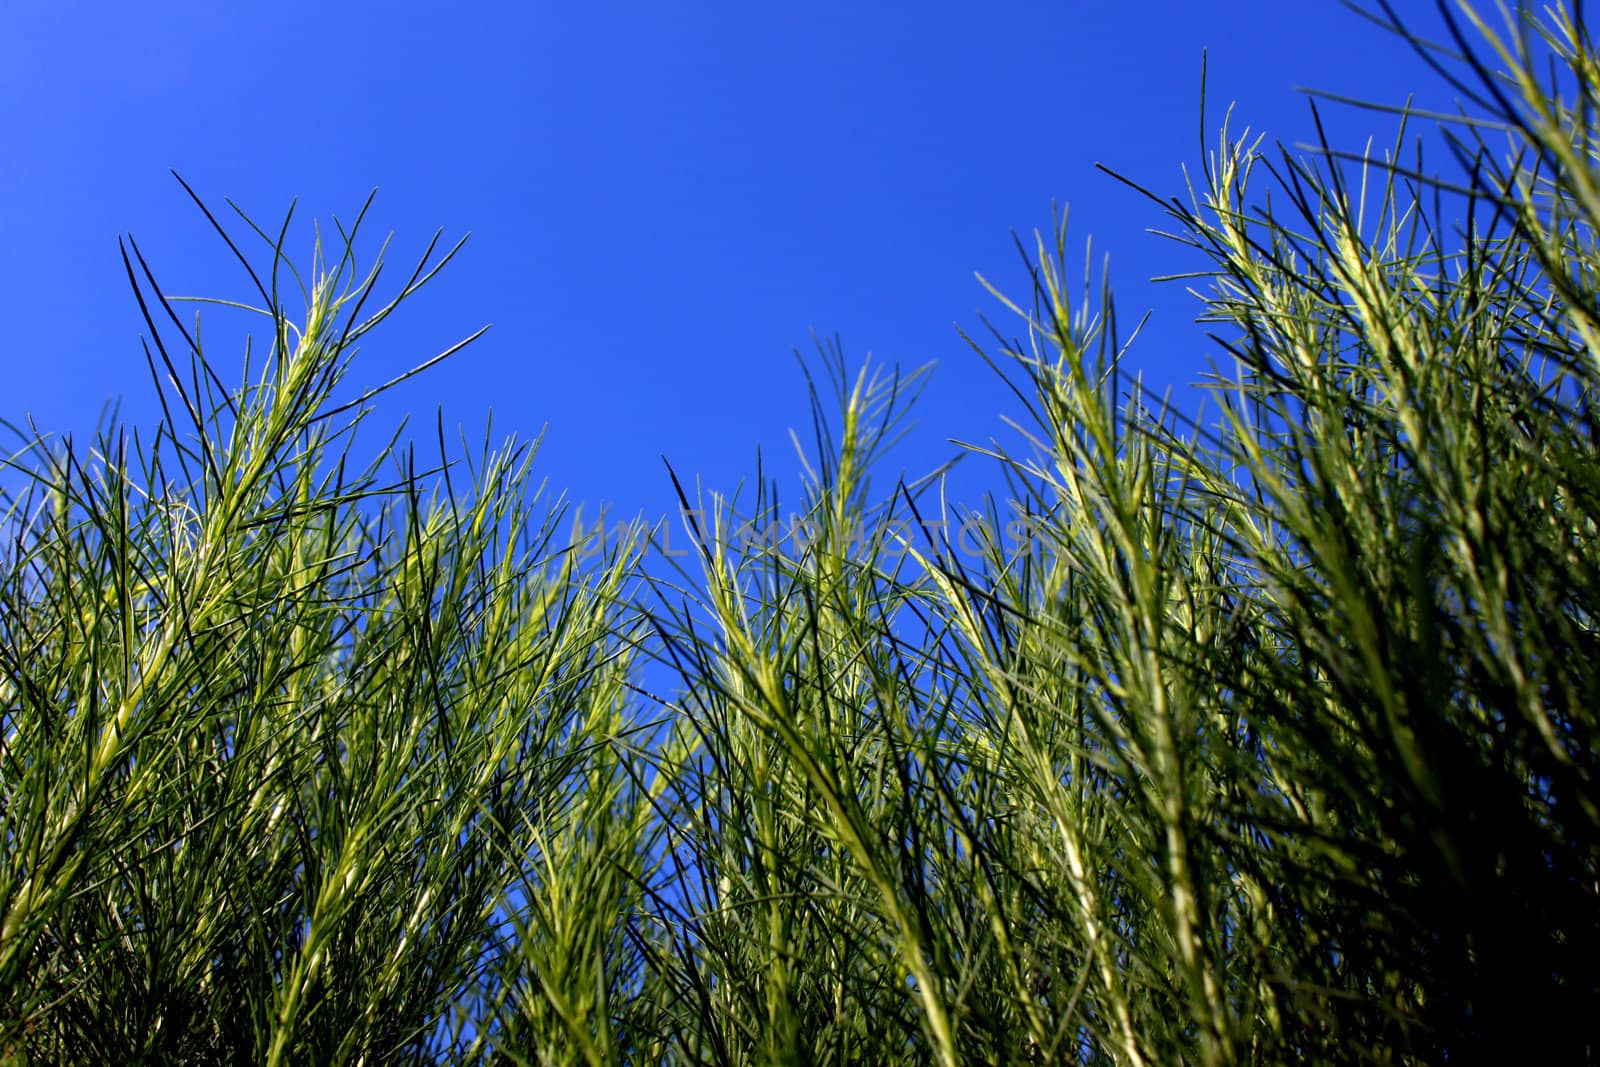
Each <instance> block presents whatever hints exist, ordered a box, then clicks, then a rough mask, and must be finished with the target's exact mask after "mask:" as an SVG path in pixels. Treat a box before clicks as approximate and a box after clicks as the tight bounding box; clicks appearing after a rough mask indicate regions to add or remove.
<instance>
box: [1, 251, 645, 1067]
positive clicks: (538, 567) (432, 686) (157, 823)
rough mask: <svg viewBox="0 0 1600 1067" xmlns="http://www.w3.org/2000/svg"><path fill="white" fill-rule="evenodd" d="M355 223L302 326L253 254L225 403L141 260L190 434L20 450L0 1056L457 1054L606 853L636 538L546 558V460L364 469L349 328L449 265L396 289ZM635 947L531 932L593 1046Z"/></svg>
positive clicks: (355, 329) (179, 417) (167, 429)
mask: <svg viewBox="0 0 1600 1067" xmlns="http://www.w3.org/2000/svg"><path fill="white" fill-rule="evenodd" d="M357 229H359V222H358V223H357V227H356V229H353V230H352V231H351V232H350V234H349V235H348V236H347V237H346V239H345V240H344V241H343V242H342V244H341V246H340V248H339V250H338V252H339V254H338V256H337V257H336V258H334V259H332V260H331V261H330V262H329V263H328V264H326V265H325V264H324V262H323V259H322V256H321V248H320V246H319V248H318V249H317V252H318V254H317V256H316V261H315V264H314V269H313V273H312V274H311V275H310V276H308V277H306V278H305V279H304V281H303V284H301V285H300V286H299V290H300V295H301V296H302V297H303V299H304V301H305V306H306V313H305V316H304V318H303V320H300V323H301V324H300V325H299V326H298V327H297V326H296V324H295V322H296V320H293V319H291V317H290V315H289V312H288V310H287V307H286V305H287V303H288V294H286V293H284V292H283V291H282V290H281V289H280V283H287V282H288V280H289V279H288V276H287V273H286V272H285V271H284V270H283V269H281V268H280V263H281V262H282V258H281V257H282V251H283V250H282V248H281V241H279V242H277V243H276V244H275V245H274V246H273V247H271V248H269V259H268V264H270V266H267V265H263V266H262V268H261V269H259V270H257V269H254V268H253V267H252V263H251V261H250V260H249V259H247V258H245V257H243V256H241V257H240V259H241V262H242V263H243V264H244V265H245V267H246V268H247V269H248V270H249V271H250V277H251V278H252V279H254V280H255V281H256V284H257V286H258V289H257V293H256V295H257V297H258V298H259V300H258V301H257V302H256V304H255V306H254V310H255V311H256V312H258V313H259V314H260V315H261V316H262V317H263V319H264V321H265V322H266V323H267V324H268V328H269V330H270V331H271V336H272V344H271V351H270V353H269V356H268V359H267V361H266V362H267V366H266V367H265V368H263V369H262V370H261V371H260V372H259V373H252V371H251V370H250V369H249V368H248V367H247V370H246V373H245V378H246V381H247V383H248V384H247V385H246V387H245V388H244V389H242V390H236V391H231V392H230V391H224V390H223V388H222V386H221V384H220V380H219V378H218V377H217V375H216V373H215V370H214V367H213V364H212V363H211V362H210V361H208V360H207V358H206V356H205V355H204V354H203V352H202V350H201V348H200V346H199V344H198V343H197V341H196V340H195V337H196V335H195V334H192V333H191V332H190V331H188V330H186V329H185V327H184V326H183V325H182V324H181V320H180V319H179V318H178V317H177V316H176V315H175V314H173V308H174V303H173V301H172V300H171V299H169V298H167V297H165V296H163V294H162V293H161V291H160V289H159V288H158V287H157V286H156V283H155V280H154V277H153V276H152V275H151V274H150V273H149V271H148V270H147V269H146V268H145V266H144V262H143V259H142V257H140V256H139V253H138V249H137V247H136V246H134V245H132V244H129V245H128V246H127V247H128V251H129V253H130V259H129V276H130V279H132V280H133V282H134V285H135V289H136V291H137V292H138V293H139V295H140V303H141V306H142V307H143V308H144V309H145V312H146V317H147V325H148V327H149V331H150V336H151V338H152V344H153V348H152V350H151V351H150V352H149V355H150V358H151V369H152V372H153V376H154V377H155V379H156V382H157V384H158V387H159V388H160V389H161V395H162V401H163V404H164V405H165V408H166V410H167V412H168V419H167V421H166V422H165V423H163V424H162V426H161V427H160V428H159V429H158V430H157V433H156V435H155V437H154V438H153V439H151V440H149V441H148V442H141V441H140V440H139V439H138V438H137V437H135V436H133V435H130V434H129V433H128V432H127V431H124V430H112V431H109V432H106V433H103V434H102V435H101V436H100V437H99V438H98V440H97V441H96V442H95V444H94V446H93V447H92V448H90V449H88V450H87V451H85V450H81V449H78V448H74V447H72V446H71V445H67V446H63V447H52V445H51V444H50V443H49V442H47V441H45V440H43V439H36V440H33V441H31V442H29V443H28V447H27V449H26V451H25V453H24V454H23V455H22V456H19V457H17V458H15V459H13V460H12V462H11V464H10V466H11V469H12V470H13V471H25V472H27V474H28V476H29V477H30V478H31V479H32V481H31V484H30V485H29V487H28V488H27V489H26V490H25V491H24V492H22V493H20V494H18V495H17V496H15V497H14V498H13V499H12V500H10V501H9V505H10V506H9V509H8V514H7V526H8V529H9V531H10V535H11V538H12V540H11V544H12V545H13V546H14V547H13V548H12V549H11V550H10V552H9V553H8V556H7V558H6V561H5V569H4V580H3V582H0V597H3V603H4V606H3V608H0V619H3V622H0V630H3V640H0V657H3V658H0V677H3V679H4V681H3V700H0V704H3V714H4V747H3V750H0V781H3V783H4V784H3V787H0V790H3V792H0V818H3V821H4V834H3V838H0V840H3V841H4V848H3V850H0V924H3V925H0V1048H6V1049H10V1050H23V1049H25V1050H26V1051H27V1054H28V1056H29V1057H30V1058H33V1059H39V1060H61V1061H73V1062H102V1063H129V1062H145V1061H155V1062H167V1061H230V1062H232V1061H249V1062H271V1063H285V1062H296V1063H303V1062H317V1063H336V1062H356V1061H363V1062H396V1061H398V1060H400V1059H404V1058H408V1057H409V1058H415V1057H416V1056H418V1055H422V1054H424V1053H432V1052H441V1053H442V1052H445V1051H449V1050H453V1051H450V1055H451V1057H452V1058H453V1057H454V1056H455V1055H456V1054H458V1053H465V1052H466V1051H468V1050H470V1049H472V1048H475V1047H482V1046H483V1045H484V1044H485V1043H486V1042H490V1041H492V1039H493V1038H494V1036H495V1034H496V1033H497V1032H498V1028H499V1026H500V1022H501V1019H502V1018H503V1017H505V1016H506V1015H507V1014H508V1013H512V1008H511V1007H510V1006H508V1004H507V1001H508V998H509V997H510V996H511V987H513V986H514V985H515V982H514V981H513V979H515V978H518V977H519V976H520V971H517V970H515V969H513V973H512V974H511V975H509V976H508V975H507V974H505V973H504V968H505V967H506V966H507V961H508V960H514V959H519V958H520V954H521V953H522V952H523V949H522V946H521V945H520V944H519V937H520V935H521V933H522V932H523V931H524V929H525V928H526V927H527V926H529V925H530V924H531V923H533V922H535V921H536V917H537V916H540V915H542V914H544V913H545V912H546V911H547V910H548V909H549V908H551V907H552V906H555V905H554V904H553V901H555V900H559V899H560V898H561V897H562V895H563V894H565V893H567V892H569V891H570V890H569V887H568V886H566V885H565V884H563V883H562V881H561V879H558V880H557V884H555V885H552V884H551V881H550V878H549V877H548V872H549V870H550V869H551V868H552V867H556V868H564V867H565V866H567V865H568V864H570V863H572V862H574V860H575V858H576V857H577V856H580V855H585V854H587V853H586V852H585V849H587V848H588V847H589V845H588V844H587V843H586V842H585V840H584V838H583V835H582V834H581V833H579V832H577V831H575V830H574V829H573V826H574V824H575V823H576V821H577V820H579V819H580V817H581V815H582V812H583V811H584V810H585V808H584V807H583V805H584V804H589V805H592V804H593V803H594V801H593V800H590V799H585V800H584V801H583V802H582V803H580V802H579V801H578V799H577V798H578V797H579V796H580V795H583V794H584V786H585V782H586V779H587V778H589V777H591V776H592V775H593V774H595V773H597V771H596V767H597V764H596V763H595V746H596V744H597V740H596V739H597V738H601V737H604V736H606V734H607V733H608V732H609V731H610V730H612V729H614V723H615V719H616V717H617V715H618V713H619V710H620V708H621V705H622V697H623V692H624V691H623V690H622V688H621V680H622V678H623V676H624V673H625V670H626V668H625V660H626V656H625V649H624V647H623V645H622V644H621V641H622V638H623V636H625V633H626V625H625V620H624V616H623V614H622V613H621V612H620V610H619V609H618V607H617V603H616V599H617V598H616V593H617V589H618V585H619V583H620V581H621V579H622V576H623V574H624V573H625V568H626V564H627V557H626V553H625V552H624V553H622V554H619V555H616V556H615V557H614V558H610V559H606V560H603V561H602V562H601V565H599V566H598V567H596V568H592V569H591V570H590V572H589V573H587V574H580V573H579V572H578V571H577V569H576V568H575V565H574V561H573V558H572V557H571V556H570V555H568V556H565V557H564V556H563V555H562V554H560V553H558V552H555V551H552V549H551V547H550V538H551V532H552V529H553V527H549V526H546V527H541V526H539V525H538V524H536V523H535V522H534V518H535V516H536V515H537V513H538V508H539V506H540V505H539V500H538V493H537V491H535V489H534V488H533V486H532V483H531V482H530V480H529V463H530V461H531V459H532V456H533V451H534V449H533V448H532V447H530V446H529V445H526V444H516V443H511V444H508V445H507V446H505V447H503V448H499V449H490V448H488V447H485V448H484V450H482V451H481V452H480V453H479V454H477V455H476V456H475V457H473V458H472V461H471V462H470V463H467V464H464V465H463V464H460V463H457V464H456V465H455V467H456V469H454V470H452V469H451V468H449V467H446V468H443V469H439V468H435V469H432V470H423V469H419V466H418V464H419V459H418V457H417V456H416V455H415V452H414V451H413V450H411V449H406V450H400V449H397V448H396V447H395V446H393V445H391V446H389V447H388V448H386V449H380V450H379V451H378V453H377V454H376V455H375V456H374V457H373V458H371V459H370V460H368V461H367V462H365V463H361V462H358V461H357V460H356V458H355V457H354V456H353V455H352V454H351V442H352V438H353V436H354V434H355V431H356V429H357V426H358V425H359V424H360V423H361V421H362V418H363V416H364V415H365V414H366V404H365V400H366V399H370V397H369V398H364V400H363V402H361V403H358V404H356V405H355V406H353V407H352V406H350V405H347V404H336V403H335V402H334V399H333V398H334V389H335V387H336V386H337V385H338V384H339V382H340V381H341V379H342V378H343V377H344V374H345V371H346V369H347V366H348V364H349V361H350V357H351V355H352V353H353V352H354V346H355V344H356V342H357V341H359V340H360V339H361V338H362V337H363V336H364V335H365V334H366V333H367V332H368V331H369V330H370V329H372V328H373V327H374V326H376V325H378V324H379V323H380V322H382V321H383V320H384V319H385V318H387V317H388V315H389V314H390V313H391V312H392V311H393V310H395V308H396V307H397V305H398V304H400V303H401V302H402V301H403V300H405V299H407V298H408V297H409V296H410V295H411V294H413V293H414V292H415V291H416V290H417V288H418V287H419V286H421V285H422V284H424V283H425V282H426V281H427V280H428V279H429V278H431V277H432V275H433V272H434V271H436V270H437V269H438V268H439V267H440V266H442V265H443V264H444V262H445V261H447V260H448V259H449V258H450V255H453V254H454V250H453V249H452V250H451V252H450V253H448V254H446V255H444V256H443V257H440V258H438V259H437V261H435V260H434V259H433V257H432V255H431V254H432V252H433V249H432V247H430V249H429V255H425V256H424V257H423V260H422V262H421V263H419V265H418V266H417V268H416V271H415V272H414V273H413V275H412V277H411V280H410V281H409V282H408V283H407V284H406V285H405V286H404V287H403V289H402V290H401V291H400V292H399V293H398V294H397V295H396V296H395V297H394V298H393V299H392V300H391V301H389V302H388V303H387V304H384V305H382V306H381V307H376V306H375V305H378V304H379V300H378V299H377V298H376V280H377V274H378V272H377V267H376V265H374V267H373V268H372V269H371V270H370V271H369V272H368V273H366V274H365V275H364V276H363V275H359V274H356V273H355V267H356V265H355V262H354V259H353V253H352V247H353V242H354V240H355V236H356V230H357ZM219 232H220V228H219ZM225 236H226V235H225ZM230 243H231V240H230ZM458 247H459V246H458ZM295 280H296V281H297V282H298V281H300V279H298V278H296V279H295ZM163 337H165V339H163ZM174 345H176V346H180V347H177V348H175V349H174V348H172V347H169V346H174ZM185 350H187V352H186V353H185ZM185 354H186V355H187V364H186V366H185ZM180 366H182V367H183V368H184V369H183V370H181V371H180V369H179V368H180ZM441 444H442V441H441ZM30 461H31V462H30ZM463 467H464V468H465V469H463ZM430 482H431V483H432V485H433V488H432V489H430V488H429V483H430ZM552 521H553V520H552ZM612 792H613V793H615V789H613V790H612ZM564 877H565V876H564V875H563V878H564ZM614 934H615V931H613V930H610V929H609V928H608V929H602V930H599V931H585V930H574V929H562V930H559V931H556V932H554V933H549V934H547V936H546V937H544V939H543V944H544V945H545V946H546V948H547V949H549V950H555V949H558V948H559V949H561V950H564V951H567V952H568V953H569V954H570V957H571V959H572V960H573V963H574V967H575V968H577V970H576V971H575V972H574V973H573V974H571V975H565V976H562V978H561V981H562V982H564V983H565V985H562V984H561V983H559V982H558V983H556V985H555V986H547V987H546V989H545V992H546V995H547V997H548V999H550V1000H552V1001H556V1000H563V998H565V999H564V1001H563V1002H564V1003H567V1004H568V1005H569V1009H570V1011H571V1013H573V1018H572V1019H571V1020H570V1022H571V1023H572V1025H573V1026H574V1028H575V1032H582V1033H583V1034H585V1035H586V1036H585V1038H584V1041H585V1042H586V1043H592V1042H593V1041H594V1040H595V1039H594V1038H593V1037H591V1036H587V1035H589V1032H590V1031H591V1030H593V1029H596V1025H595V1024H596V1020H605V1019H606V1018H608V1014H609V1013H608V1010H607V1007H606V1004H605V1000H604V996H605V993H606V990H605V989H604V988H603V987H601V988H599V989H596V988H595V987H594V986H593V983H592V981H591V980H590V976H589V975H588V974H587V973H578V972H580V971H582V970H583V969H584V968H588V967H590V966H591V965H592V961H591V960H590V959H589V958H588V956H587V955H584V953H589V952H594V951H599V950H601V949H604V948H608V947H609V945H610V942H609V941H605V939H606V938H612V937H613V936H614ZM595 938H600V939H601V940H602V942H603V943H602V944H599V945H596V944H594V943H593V939H595ZM598 1029H599V1031H600V1032H601V1033H603V1032H604V1027H603V1026H602V1027H599V1028H598Z"/></svg>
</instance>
